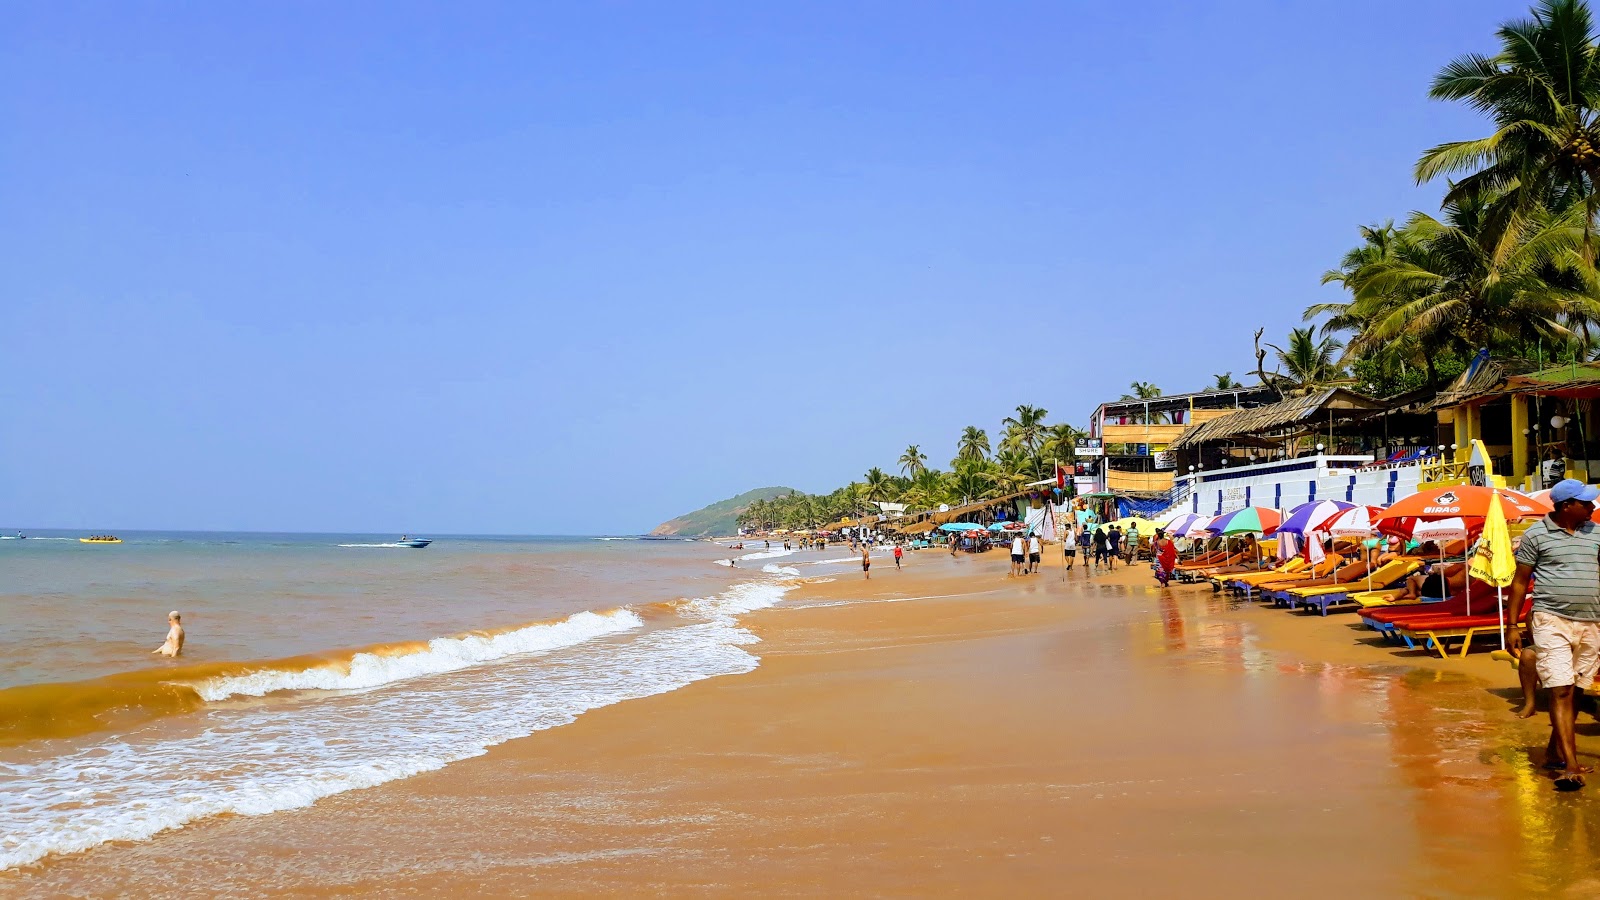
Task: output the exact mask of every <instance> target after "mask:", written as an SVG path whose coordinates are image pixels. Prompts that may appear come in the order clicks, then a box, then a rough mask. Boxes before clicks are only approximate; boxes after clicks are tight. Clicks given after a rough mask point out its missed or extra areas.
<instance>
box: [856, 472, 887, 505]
mask: <svg viewBox="0 0 1600 900" xmlns="http://www.w3.org/2000/svg"><path fill="white" fill-rule="evenodd" d="M861 481H862V486H861V498H862V499H863V500H866V501H867V502H868V503H874V502H877V501H879V500H888V499H889V491H890V489H891V488H892V487H893V482H891V481H890V480H889V476H888V475H887V474H885V473H884V471H883V470H882V469H880V468H878V467H877V466H873V467H872V468H870V469H868V470H867V474H866V477H865V478H863V479H862V480H861Z"/></svg>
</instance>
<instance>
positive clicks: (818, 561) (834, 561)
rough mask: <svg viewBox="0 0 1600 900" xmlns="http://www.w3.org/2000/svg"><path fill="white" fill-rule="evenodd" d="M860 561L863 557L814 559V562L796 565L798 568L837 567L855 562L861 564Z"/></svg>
mask: <svg viewBox="0 0 1600 900" xmlns="http://www.w3.org/2000/svg"><path fill="white" fill-rule="evenodd" d="M860 561H861V557H859V556H841V557H840V558H838V559H812V560H806V561H805V562H796V563H795V565H797V566H828V565H837V564H839V563H853V562H860Z"/></svg>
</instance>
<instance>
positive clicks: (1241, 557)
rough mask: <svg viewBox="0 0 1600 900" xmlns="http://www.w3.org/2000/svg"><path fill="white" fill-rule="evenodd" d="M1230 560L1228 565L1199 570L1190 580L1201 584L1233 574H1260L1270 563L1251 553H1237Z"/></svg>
mask: <svg viewBox="0 0 1600 900" xmlns="http://www.w3.org/2000/svg"><path fill="white" fill-rule="evenodd" d="M1229 559H1230V561H1229V562H1226V563H1224V564H1222V565H1220V566H1211V567H1208V568H1204V569H1200V570H1197V571H1195V572H1191V573H1190V575H1191V576H1192V577H1191V578H1190V580H1191V581H1195V582H1199V581H1205V580H1208V579H1211V578H1215V577H1217V576H1218V575H1233V574H1236V573H1243V572H1259V571H1261V570H1262V566H1263V565H1265V564H1266V563H1267V562H1268V560H1267V558H1266V557H1262V558H1260V559H1257V558H1256V556H1255V554H1253V553H1250V552H1242V553H1236V554H1234V555H1233V556H1232V557H1230V558H1229Z"/></svg>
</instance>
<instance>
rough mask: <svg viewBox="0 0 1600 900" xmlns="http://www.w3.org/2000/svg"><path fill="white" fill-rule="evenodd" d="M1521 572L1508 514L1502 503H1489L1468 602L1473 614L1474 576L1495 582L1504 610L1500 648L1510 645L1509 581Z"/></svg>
mask: <svg viewBox="0 0 1600 900" xmlns="http://www.w3.org/2000/svg"><path fill="white" fill-rule="evenodd" d="M1516 574H1517V560H1516V558H1515V557H1513V556H1512V554H1511V529H1510V528H1508V527H1507V526H1506V517H1505V514H1504V513H1502V512H1501V511H1500V509H1499V508H1498V507H1494V506H1491V507H1489V514H1488V515H1487V516H1484V517H1483V537H1482V538H1480V539H1479V540H1478V552H1477V553H1475V554H1473V557H1472V563H1471V564H1470V565H1468V566H1467V603H1468V604H1469V605H1468V613H1467V614H1468V615H1471V605H1470V604H1471V603H1472V579H1474V578H1476V579H1478V580H1479V581H1482V582H1485V583H1487V584H1492V585H1494V592H1495V597H1496V600H1497V603H1496V605H1497V606H1498V607H1499V610H1500V649H1501V650H1504V649H1505V648H1506V594H1505V588H1506V585H1508V584H1510V583H1511V580H1512V579H1513V578H1515V577H1516Z"/></svg>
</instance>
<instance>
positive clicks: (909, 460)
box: [899, 444, 928, 478]
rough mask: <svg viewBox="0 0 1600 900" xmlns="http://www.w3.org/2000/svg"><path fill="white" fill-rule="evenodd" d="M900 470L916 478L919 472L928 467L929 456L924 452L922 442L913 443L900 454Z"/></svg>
mask: <svg viewBox="0 0 1600 900" xmlns="http://www.w3.org/2000/svg"><path fill="white" fill-rule="evenodd" d="M899 463H900V471H902V472H904V473H906V474H907V475H910V476H911V477H912V478H916V477H917V475H918V474H919V473H921V472H922V471H923V470H925V469H927V468H928V456H927V454H925V453H923V452H922V446H921V445H920V444H912V445H911V446H909V447H907V448H906V452H904V453H902V454H900V459H899Z"/></svg>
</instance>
